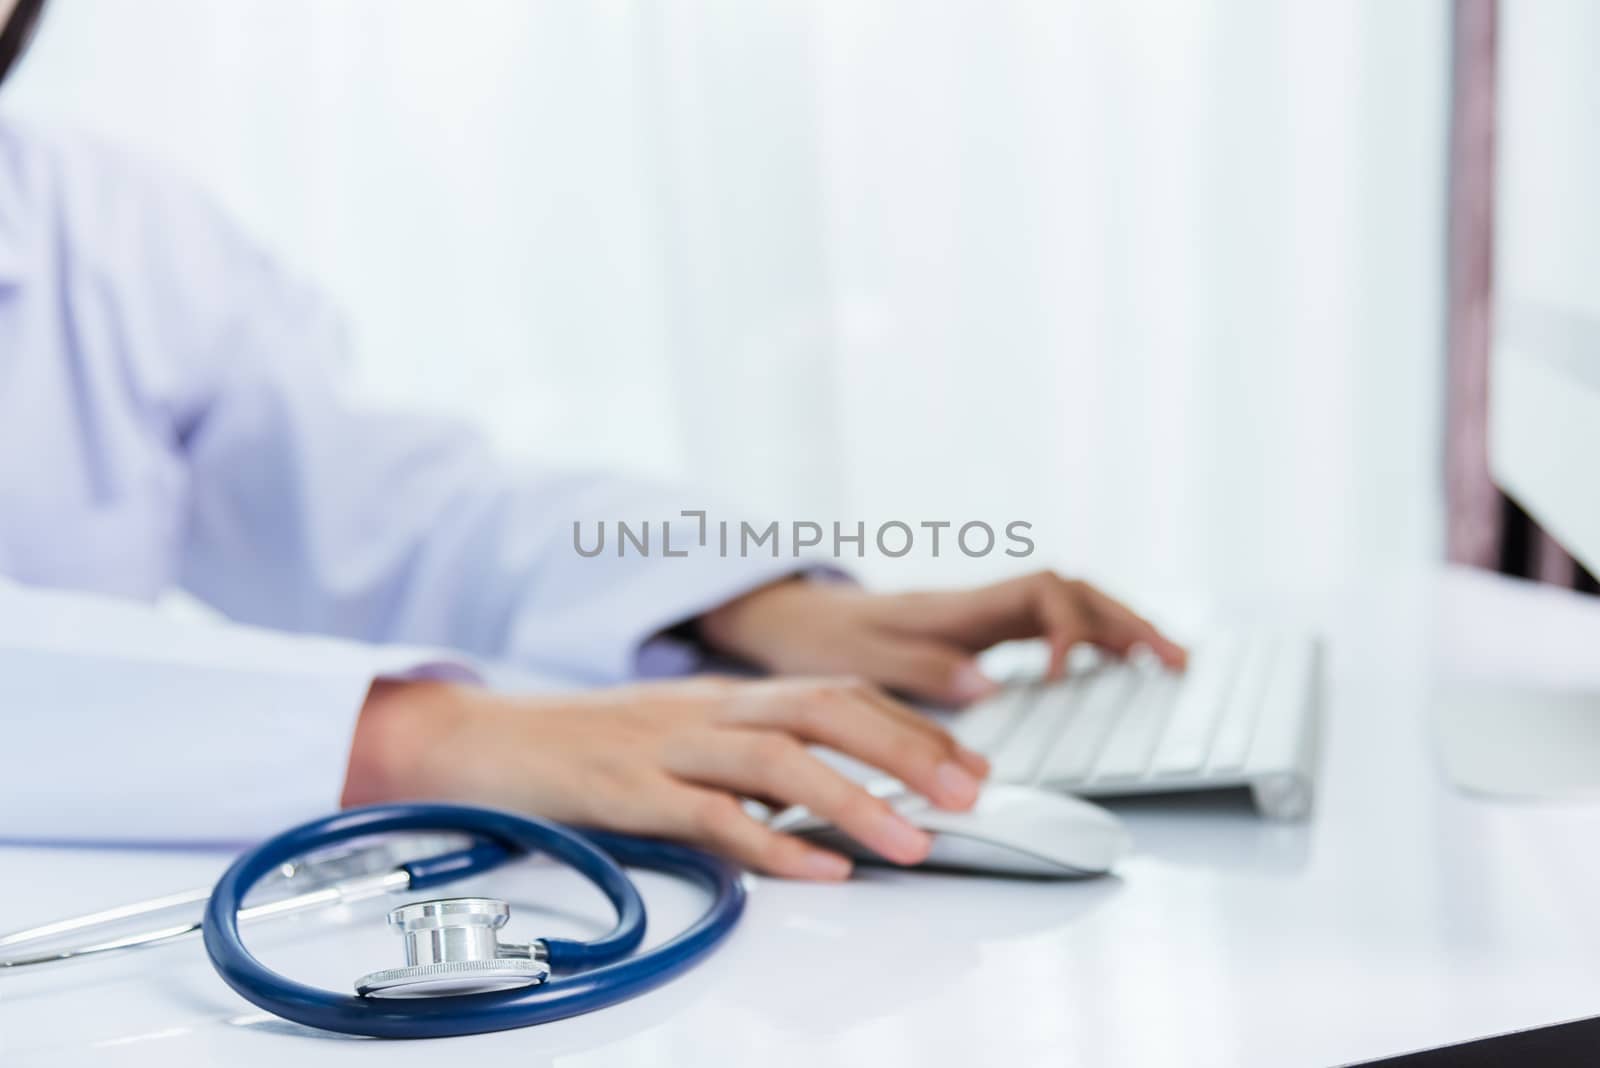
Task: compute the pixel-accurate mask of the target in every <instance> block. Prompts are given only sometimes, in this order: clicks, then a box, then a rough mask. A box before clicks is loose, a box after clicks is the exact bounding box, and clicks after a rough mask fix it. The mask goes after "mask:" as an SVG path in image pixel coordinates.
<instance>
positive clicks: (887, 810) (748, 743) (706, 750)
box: [667, 730, 933, 864]
mask: <svg viewBox="0 0 1600 1068" xmlns="http://www.w3.org/2000/svg"><path fill="white" fill-rule="evenodd" d="M667 766H668V768H669V769H671V770H672V771H673V772H675V773H676V774H678V775H681V776H683V777H685V778H687V779H690V780H693V781H694V782H697V783H704V784H710V785H714V786H722V787H726V788H728V789H730V790H736V791H738V792H739V793H743V794H761V795H763V796H766V797H773V798H777V799H778V800H781V801H784V802H786V803H788V804H791V805H804V806H805V807H806V808H808V809H810V810H811V812H812V813H813V814H815V815H817V816H820V817H821V818H822V819H825V820H827V821H828V822H829V823H832V824H833V825H834V826H835V827H838V828H839V829H840V830H841V831H843V832H844V833H845V834H848V835H849V836H850V837H851V838H854V839H855V840H856V841H858V842H860V843H861V844H862V845H864V846H866V847H867V848H868V849H871V850H873V851H874V852H876V853H879V854H881V855H882V856H883V857H885V858H887V859H889V860H892V861H894V862H896V863H898V864H915V863H917V862H918V861H921V860H924V859H926V858H927V856H928V850H929V849H930V848H931V847H932V844H933V843H932V840H931V839H930V838H929V837H928V834H927V832H926V831H921V830H918V829H917V828H916V827H913V826H912V825H911V823H910V822H909V821H907V820H906V818H905V817H904V816H901V815H900V814H899V813H898V812H896V811H895V810H894V809H893V808H892V807H891V806H890V805H889V804H888V803H887V802H885V801H882V800H880V799H879V798H876V797H873V796H872V795H871V794H869V793H867V791H866V790H865V789H863V788H862V786H861V785H860V784H859V783H854V782H851V781H850V780H849V779H847V778H845V777H844V776H843V775H841V774H839V773H838V772H837V771H835V770H833V769H832V768H830V767H828V765H826V764H824V763H823V762H822V761H821V760H818V759H817V758H816V756H815V755H813V754H811V753H809V752H807V751H806V748H805V747H804V746H803V745H801V744H800V743H799V742H797V741H796V740H795V739H793V738H791V737H789V736H788V735H785V734H781V733H779V732H777V731H766V730H723V731H718V732H716V734H715V736H714V739H713V740H712V741H710V742H709V743H708V744H700V745H696V746H693V747H692V748H686V749H684V750H680V751H678V752H676V753H673V754H671V755H669V757H668V764H667Z"/></svg>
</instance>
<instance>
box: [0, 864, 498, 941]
mask: <svg viewBox="0 0 1600 1068" xmlns="http://www.w3.org/2000/svg"><path fill="white" fill-rule="evenodd" d="M505 859H506V854H505V852H504V851H503V850H500V849H498V848H496V847H490V848H488V849H483V848H482V847H476V849H460V850H455V851H452V852H450V853H446V854H444V855H442V856H440V857H436V858H432V862H433V863H434V864H436V865H443V866H444V867H446V868H451V869H452V870H455V871H456V872H457V873H458V874H457V875H456V876H454V877H455V878H463V879H464V878H466V877H467V876H468V875H472V874H476V873H477V872H479V871H487V870H489V869H490V868H493V867H497V866H498V865H500V864H502V863H504V862H505ZM410 888H411V872H410V870H409V869H408V867H407V866H406V865H404V864H402V865H399V866H396V867H394V868H391V869H389V870H388V871H382V872H373V873H371V874H368V875H354V876H349V877H347V878H343V879H340V880H338V881H337V882H334V883H332V884H330V885H327V886H321V887H318V888H317V889H315V890H307V891H305V892H303V893H299V894H291V895H290V896H288V897H284V898H279V899H278V900H276V901H267V902H263V903H262V904H259V905H250V906H247V907H245V908H242V909H240V910H239V921H240V922H241V923H255V922H257V921H260V920H270V919H276V918H279V917H283V916H292V915H294V914H295V913H299V912H309V911H311V910H312V909H320V908H328V907H330V906H333V905H348V904H354V903H355V902H358V901H366V900H369V899H371V898H375V897H382V896H383V895H384V894H390V893H403V892H405V891H406V890H409V889H410ZM210 897H211V888H210V887H205V888H203V889H195V890H180V891H178V892H177V893H173V894H165V895H163V896H161V897H153V898H149V899H148V900H145V901H134V902H130V903H128V904H126V905H118V906H116V907H115V908H109V909H103V910H101V911H100V912H91V913H88V914H86V915H83V916H74V917H71V918H69V919H65V920H57V921H55V922H53V923H46V924H40V925H39V926H37V927H30V928H27V929H26V930H22V931H14V932H12V933H11V934H7V935H0V949H4V948H8V947H12V946H20V945H27V944H30V943H34V942H45V941H52V940H54V939H56V938H59V937H61V936H62V935H67V934H71V933H73V932H75V931H89V930H94V929H95V928H99V927H108V926H111V925H113V924H118V923H122V922H124V921H126V920H130V919H134V918H136V917H139V916H146V915H151V914H154V913H159V912H167V911H170V910H172V909H175V908H181V907H182V906H185V905H198V904H203V903H204V902H205V901H207V900H209V899H210ZM199 933H200V921H199V920H198V919H196V920H190V921H186V922H183V923H173V924H167V925H164V926H161V927H152V928H149V929H147V930H144V931H139V932H137V933H134V934H129V935H124V936H122V937H119V938H108V939H105V940H103V941H100V942H86V943H81V944H79V945H74V946H69V947H66V948H63V949H55V950H41V951H38V952H35V953H32V954H25V955H20V956H9V957H0V968H24V967H28V966H29V965H34V966H37V965H41V964H60V963H65V962H66V961H71V960H80V959H82V958H84V957H93V956H98V955H101V954H105V953H114V952H119V951H122V950H131V949H143V948H146V947H149V946H159V945H165V944H167V943H169V942H175V941H177V940H179V939H181V938H186V937H188V936H190V935H196V934H199Z"/></svg>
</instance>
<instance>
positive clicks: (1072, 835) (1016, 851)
mask: <svg viewBox="0 0 1600 1068" xmlns="http://www.w3.org/2000/svg"><path fill="white" fill-rule="evenodd" d="M888 800H889V802H890V803H891V804H892V805H894V807H895V809H896V811H898V812H900V814H901V815H903V816H905V817H906V819H908V820H910V821H911V823H912V824H914V825H915V826H917V827H921V828H922V829H923V830H925V831H927V832H929V833H930V834H932V835H933V851H932V852H931V853H929V855H928V859H927V860H925V861H923V862H922V864H921V865H919V866H920V867H928V868H949V869H956V870H961V871H975V872H988V873H998V874H1003V875H1032V876H1045V877H1052V878H1082V877H1084V876H1090V875H1104V874H1105V873H1106V872H1108V871H1110V870H1111V868H1112V865H1114V864H1115V863H1116V862H1117V860H1118V859H1120V858H1121V857H1122V856H1123V855H1124V854H1125V853H1127V852H1128V849H1129V847H1130V845H1131V844H1132V843H1131V840H1130V839H1129V837H1128V832H1127V830H1126V829H1125V828H1124V827H1123V826H1122V821H1121V820H1119V819H1117V817H1115V816H1113V815H1112V814H1111V813H1109V812H1107V811H1106V810H1105V809H1103V808H1101V807H1100V806H1099V805H1092V804H1090V803H1089V802H1087V801H1084V800H1082V799H1080V798H1076V797H1068V796H1067V795H1065V794H1057V793H1049V792H1047V791H1044V790H1037V789H1034V788H1032V787H1028V786H1007V785H1004V784H1001V783H991V784H989V785H987V786H985V787H984V788H983V790H982V792H981V793H979V795H978V803H977V804H975V805H973V806H972V808H970V809H968V810H967V811H966V812H947V811H945V810H944V809H940V808H935V807H934V806H933V804H932V803H930V802H929V801H928V800H927V798H924V797H922V796H920V795H918V794H913V793H909V792H904V791H896V792H893V793H891V794H890V795H889V796H888ZM770 826H771V827H772V829H773V830H776V831H784V832H787V833H789V834H794V835H798V836H800V837H802V838H805V839H807V840H809V841H814V842H816V843H817V844H818V845H822V846H825V847H827V848H829V849H833V850H835V851H837V852H840V853H844V854H846V855H848V856H853V857H856V858H858V859H862V860H868V861H879V860H881V859H882V858H880V857H878V856H877V854H875V853H873V852H872V851H871V850H869V849H867V848H866V847H865V846H863V845H861V844H860V843H859V842H857V841H856V840H855V839H853V838H851V837H849V836H848V835H845V834H844V833H842V832H841V831H839V829H838V828H836V827H834V826H833V825H832V824H830V823H827V822H826V821H824V820H820V819H818V818H817V817H816V816H813V815H812V814H811V813H810V812H809V811H807V810H806V809H803V808H791V809H785V810H784V811H783V812H780V813H778V815H776V816H775V817H773V819H772V821H771V824H770Z"/></svg>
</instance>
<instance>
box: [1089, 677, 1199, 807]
mask: <svg viewBox="0 0 1600 1068" xmlns="http://www.w3.org/2000/svg"><path fill="white" fill-rule="evenodd" d="M1141 674H1143V677H1142V679H1141V680H1140V684H1139V688H1138V690H1137V691H1136V692H1135V693H1134V694H1133V695H1132V696H1131V697H1130V698H1129V700H1128V703H1127V705H1126V707H1125V709H1124V711H1123V713H1122V715H1120V716H1118V717H1117V721H1116V723H1115V724H1113V726H1112V731H1111V737H1110V738H1109V739H1108V740H1107V742H1106V745H1105V749H1104V750H1103V751H1102V752H1101V753H1100V759H1099V760H1097V761H1096V762H1095V766H1094V772H1093V775H1092V778H1093V779H1094V781H1096V782H1099V781H1100V780H1102V779H1125V778H1131V777H1133V776H1136V775H1143V774H1144V773H1145V771H1146V770H1148V768H1149V767H1150V757H1151V755H1152V754H1153V753H1154V751H1155V747H1156V740H1157V739H1158V738H1160V736H1161V730H1162V728H1163V727H1165V726H1166V722H1167V717H1168V715H1170V714H1171V711H1172V704H1173V701H1174V700H1175V699H1176V698H1177V696H1178V677H1177V676H1176V675H1174V674H1172V673H1171V672H1169V671H1161V670H1156V671H1151V672H1149V673H1148V674H1144V673H1141Z"/></svg>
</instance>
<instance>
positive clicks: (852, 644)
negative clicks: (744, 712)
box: [699, 571, 1185, 705]
mask: <svg viewBox="0 0 1600 1068" xmlns="http://www.w3.org/2000/svg"><path fill="white" fill-rule="evenodd" d="M699 626H700V634H701V637H702V638H703V639H704V640H705V642H706V643H707V644H709V645H710V646H711V647H712V648H714V649H717V650H718V651H720V652H723V653H727V654H730V655H732V656H736V657H739V658H740V659H742V660H747V661H749V662H750V663H752V664H756V665H758V666H760V667H763V668H765V669H767V670H768V671H772V672H776V673H780V674H786V675H837V674H850V675H855V676H858V677H860V678H864V679H869V680H871V681H873V682H876V683H880V684H882V685H884V686H888V687H891V688H893V689H895V690H898V691H900V692H902V693H906V694H909V695H911V696H913V697H916V698H921V699H923V700H928V701H937V702H941V703H945V704H952V705H964V704H967V703H968V702H971V701H974V700H977V699H978V698H980V697H984V696H987V695H988V694H990V693H992V692H993V691H994V690H995V689H996V684H995V683H994V682H993V681H992V680H990V679H988V678H986V677H985V676H984V674H983V672H982V671H981V670H980V669H979V668H978V664H977V661H976V659H975V655H976V654H977V653H979V652H982V651H983V650H984V649H987V648H988V647H989V646H991V645H994V644H996V643H998V642H1002V641H1007V640H1010V639H1014V638H1045V639H1047V640H1048V641H1049V643H1050V677H1051V678H1056V677H1059V676H1060V674H1061V673H1062V671H1063V669H1064V666H1065V662H1066V657H1067V652H1068V650H1070V649H1071V648H1072V646H1074V645H1076V644H1078V643H1079V642H1088V643H1090V644H1092V645H1097V646H1099V647H1100V648H1102V649H1105V650H1106V651H1108V652H1111V653H1115V654H1117V655H1125V654H1126V653H1128V652H1129V650H1131V649H1133V648H1134V647H1136V646H1141V645H1142V646H1148V647H1149V648H1150V649H1152V650H1153V651H1154V652H1155V654H1156V655H1157V656H1158V657H1160V658H1161V660H1162V661H1163V662H1164V663H1166V664H1167V665H1168V666H1169V667H1173V668H1181V667H1182V666H1183V664H1184V660H1185V654H1184V651H1183V649H1182V648H1180V647H1179V646H1178V645H1176V644H1174V643H1173V642H1172V641H1171V640H1169V639H1168V638H1166V637H1165V636H1164V635H1162V634H1161V632H1160V631H1158V630H1156V628H1155V627H1154V626H1152V625H1151V624H1150V623H1148V622H1147V621H1145V620H1144V619H1141V618H1140V617H1139V616H1137V615H1135V614H1134V612H1133V611H1132V610H1131V609H1129V608H1128V607H1126V606H1125V605H1123V604H1121V603H1119V602H1118V601H1114V600H1112V599H1111V598H1110V597H1107V596H1106V595H1105V594H1103V593H1101V592H1100V591H1099V590H1097V589H1095V588H1094V587H1093V586H1091V585H1089V584H1088V583H1086V582H1079V581H1077V580H1074V579H1066V578H1062V577H1061V576H1060V575H1057V574H1055V573H1054V572H1050V571H1041V572H1039V573H1038V574H1034V575H1027V576H1025V577H1023V578H1019V579H1012V580H1010V581H1008V582H1000V583H996V584H995V585H993V586H983V587H979V588H978V589H972V590H957V591H951V592H941V593H899V594H874V593H867V592H865V591H864V590H860V589H857V588H856V587H853V586H844V585H830V584H825V583H816V582H807V581H804V580H801V579H792V580H788V581H785V582H779V583H775V584H773V585H770V586H764V587H762V588H761V589H758V590H756V591H754V592H752V593H749V594H746V595H745V596H743V597H741V598H739V599H737V600H734V601H730V602H728V603H727V604H725V605H723V606H722V607H720V608H717V609H715V610H713V611H711V612H709V613H707V614H706V615H704V616H701V617H700V620H699Z"/></svg>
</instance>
